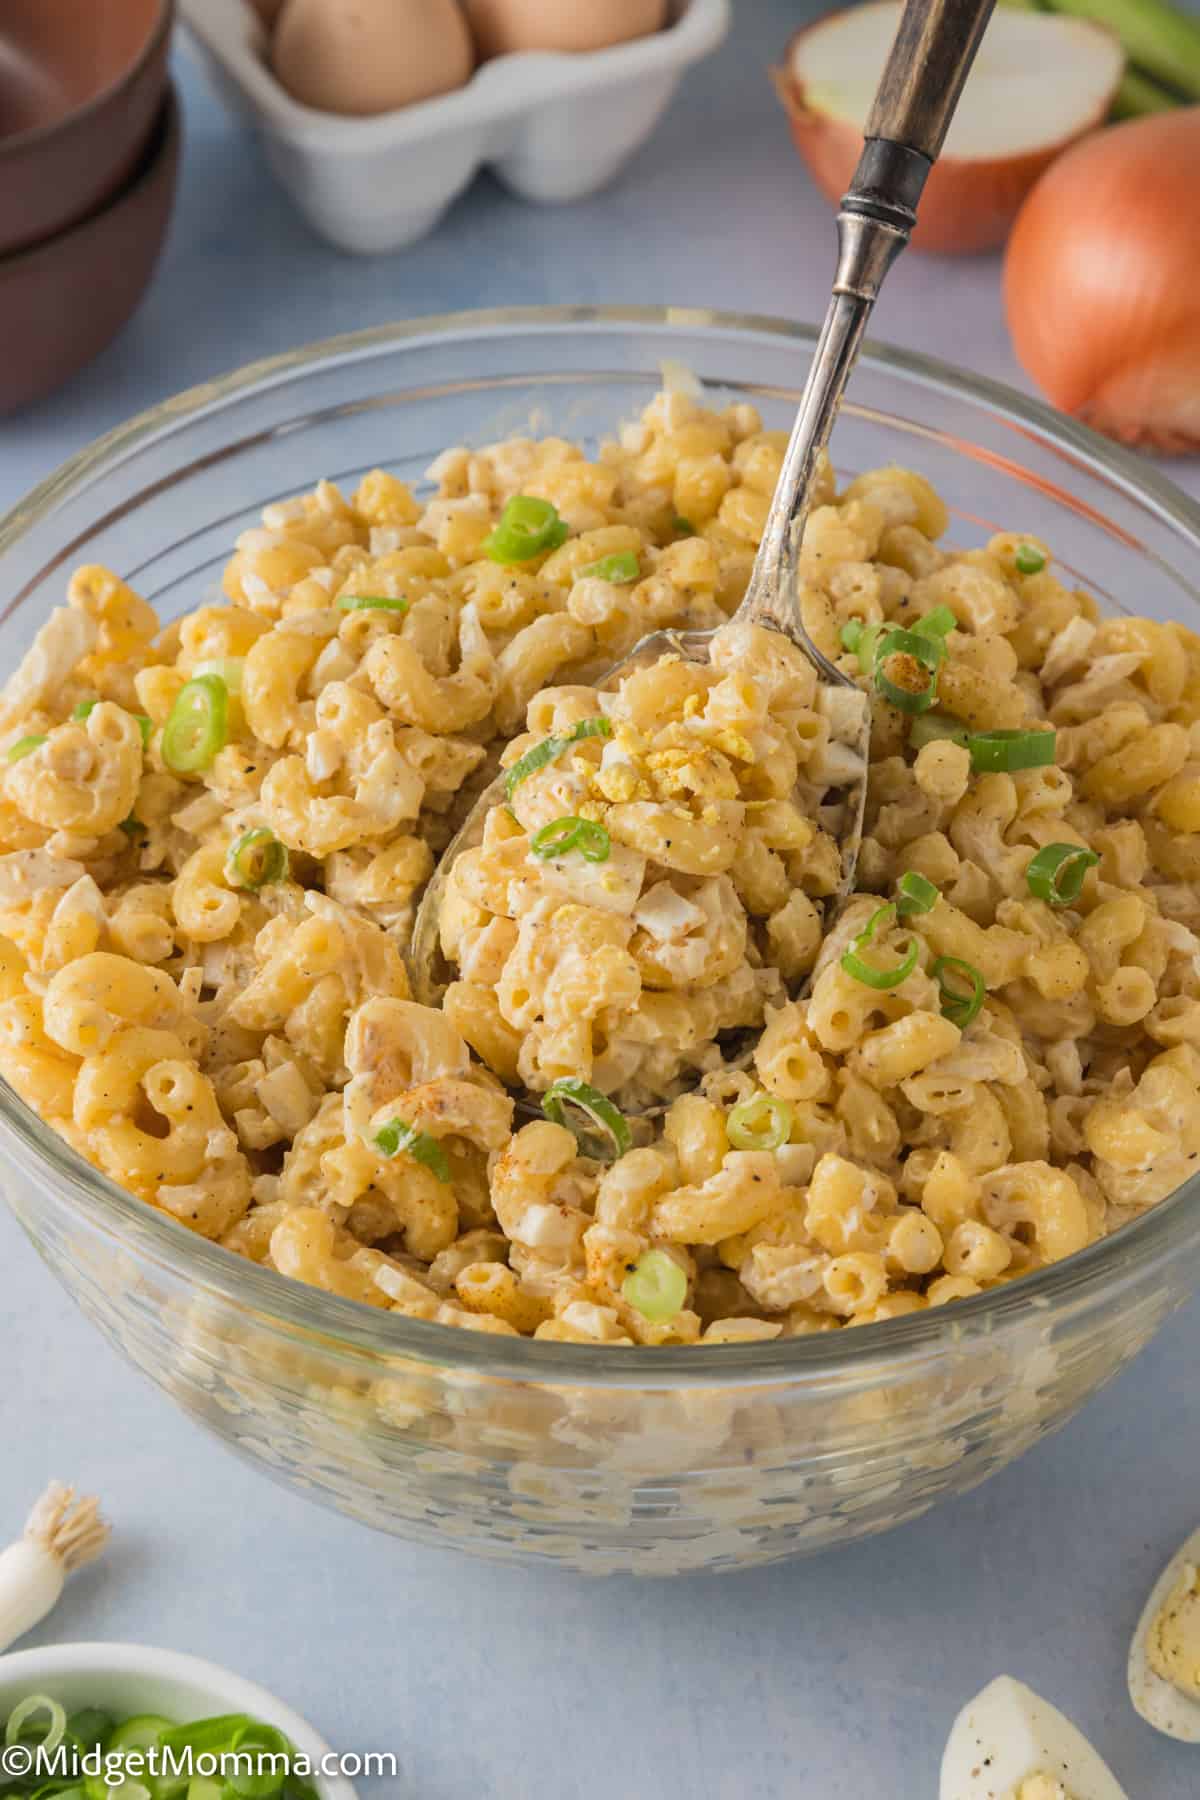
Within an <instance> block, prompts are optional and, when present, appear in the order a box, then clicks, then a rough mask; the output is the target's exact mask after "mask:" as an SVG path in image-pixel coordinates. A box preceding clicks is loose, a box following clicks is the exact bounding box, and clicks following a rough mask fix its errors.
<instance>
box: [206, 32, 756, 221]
mask: <svg viewBox="0 0 1200 1800" xmlns="http://www.w3.org/2000/svg"><path fill="white" fill-rule="evenodd" d="M583 3H586V0H583ZM179 10H180V14H181V16H182V18H183V21H184V23H185V24H186V26H187V27H188V29H189V31H190V33H191V35H192V40H193V42H194V44H195V45H196V46H197V48H198V50H199V51H200V54H201V57H202V58H203V60H204V61H205V62H206V63H207V64H208V66H209V69H210V72H211V73H212V75H213V77H214V79H215V81H216V83H217V85H218V87H220V88H221V89H222V91H223V92H224V94H225V95H226V97H227V99H228V100H229V102H230V104H231V105H232V106H233V107H234V108H235V109H236V110H237V111H238V112H240V113H242V114H243V115H244V116H246V117H248V118H249V120H250V121H251V123H253V124H254V125H255V126H257V128H258V130H259V131H260V132H261V134H262V138H263V142H264V144H265V147H266V152H267V156H268V158H269V160H270V163H271V166H272V168H273V169H274V170H275V173H276V174H277V175H278V177H279V180H280V181H281V182H282V183H283V186H284V187H285V188H286V189H287V191H288V193H289V194H290V195H291V197H292V199H293V200H294V201H295V203H296V205H297V206H298V207H299V208H300V211H301V212H302V213H303V214H304V216H305V217H306V218H307V219H308V221H309V222H310V224H311V225H313V227H314V228H315V229H316V230H317V231H319V232H320V233H321V235H322V237H325V238H328V239H329V241H330V242H331V243H333V244H336V245H337V246H338V247H339V249H342V250H349V251H352V252H355V253H358V254H362V255H371V254H373V253H377V252H380V251H386V250H397V249H399V248H400V246H401V245H402V244H411V243H412V242H413V241H414V240H415V239H417V238H419V237H422V236H423V235H424V234H425V233H426V232H428V231H431V230H432V229H433V227H434V226H435V225H436V224H437V222H438V220H439V219H440V218H441V216H442V214H443V213H444V212H445V210H446V208H447V207H448V206H449V205H450V203H451V201H452V200H453V199H454V198H455V196H456V195H458V194H459V193H461V192H462V190H463V188H465V187H466V186H467V184H468V183H469V182H470V181H471V180H472V179H473V177H474V176H475V175H476V173H477V172H478V170H479V169H480V168H481V167H482V166H483V165H484V164H487V165H488V166H489V167H491V168H492V169H494V170H495V172H496V174H497V175H498V176H499V177H500V178H501V180H502V181H504V182H505V183H506V184H507V185H508V186H509V187H510V188H513V189H514V190H515V191H516V192H517V193H518V194H520V195H522V196H523V198H525V199H526V200H535V201H543V202H553V201H563V200H579V199H582V197H583V196H584V195H585V194H591V193H594V192H595V191H596V190H597V189H598V188H601V187H603V186H604V185H605V183H606V182H609V181H611V180H612V178H613V177H614V175H616V173H617V171H618V170H619V169H620V167H621V165H622V164H623V163H624V162H625V161H626V160H627V159H628V158H629V157H630V156H632V155H633V153H634V151H635V150H637V149H638V147H639V146H640V145H641V144H642V143H644V142H645V140H646V138H647V137H649V135H650V133H651V132H652V131H653V129H654V127H655V125H656V124H657V123H658V120H659V118H660V117H661V115H662V113H663V111H664V110H665V108H666V106H667V103H668V102H669V100H670V98H671V96H672V94H673V93H674V92H675V89H676V87H677V86H678V84H679V81H680V79H681V77H682V75H683V72H684V70H685V69H686V68H687V67H688V66H689V65H690V64H692V63H694V62H698V61H699V60H700V58H701V57H703V56H707V55H708V53H709V51H711V50H714V49H715V48H716V46H717V45H718V44H719V43H720V41H721V39H722V38H723V37H724V35H725V33H726V31H727V30H728V29H729V19H730V0H676V4H675V6H674V7H673V9H672V20H671V23H670V24H669V25H668V26H667V27H666V28H665V29H664V30H662V31H659V32H656V33H654V35H653V36H651V37H645V38H638V39H636V40H635V41H634V42H633V43H629V44H618V45H616V46H614V48H612V49H610V50H593V51H589V52H587V53H586V54H580V55H572V56H566V55H562V54H559V53H557V52H548V51H524V52H522V53H521V54H519V55H515V56H501V57H497V58H496V59H495V61H493V62H487V63H484V64H482V65H481V67H480V68H478V69H477V70H476V71H475V73H474V75H473V76H472V77H471V80H470V81H469V82H468V83H467V85H466V86H465V87H464V88H460V89H458V90H457V92H455V93H451V94H444V95H441V96H439V97H438V98H437V99H435V100H424V101H420V102H418V104H417V105H415V106H408V107H405V108H403V109H402V110H400V111H398V112H391V113H383V114H380V115H379V116H377V117H375V118H365V119H364V118H344V117H341V116H337V115H335V114H332V113H324V112H317V111H315V110H314V109H313V108H312V107H309V106H302V105H301V104H300V103H299V101H297V100H293V99H292V97H291V95H290V94H288V93H287V92H286V91H285V90H284V88H283V87H281V86H280V84H279V82H278V81H276V79H275V77H274V75H272V73H271V71H270V69H269V68H268V66H267V64H266V62H265V60H264V57H263V49H264V42H265V36H264V32H263V29H262V26H261V24H260V22H259V19H258V17H257V15H256V14H255V12H254V10H253V8H252V7H251V6H250V5H249V4H248V0H180V7H179Z"/></svg>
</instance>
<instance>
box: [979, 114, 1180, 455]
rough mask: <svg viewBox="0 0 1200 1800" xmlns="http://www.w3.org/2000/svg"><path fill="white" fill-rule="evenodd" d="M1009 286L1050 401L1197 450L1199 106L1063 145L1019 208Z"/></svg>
mask: <svg viewBox="0 0 1200 1800" xmlns="http://www.w3.org/2000/svg"><path fill="white" fill-rule="evenodd" d="M1004 298H1005V305H1006V308H1007V311H1008V323H1009V329H1010V331H1011V333H1012V340H1013V348H1014V349H1015V351H1016V353H1017V357H1018V359H1019V360H1020V363H1021V366H1022V367H1023V368H1024V369H1025V371H1026V373H1027V374H1028V375H1030V376H1031V377H1032V379H1033V380H1034V381H1035V382H1036V383H1037V384H1038V386H1039V387H1040V388H1041V389H1042V391H1043V392H1044V393H1045V394H1046V396H1047V398H1048V399H1049V400H1051V401H1052V402H1053V404H1054V405H1055V406H1057V407H1059V408H1060V409H1061V410H1062V411H1063V412H1068V413H1072V414H1074V415H1075V417H1076V418H1079V419H1082V420H1084V421H1085V422H1086V423H1087V424H1089V425H1091V426H1092V427H1093V428H1094V429H1095V430H1097V431H1102V432H1104V433H1105V434H1106V435H1107V436H1109V437H1113V438H1117V439H1118V440H1119V441H1120V442H1122V443H1125V444H1131V445H1135V446H1140V447H1143V448H1147V449H1154V450H1160V451H1166V452H1171V453H1179V452H1188V451H1191V452H1197V451H1200V107H1187V108H1185V109H1183V110H1180V111H1177V112H1173V113H1160V114H1157V115H1155V116H1154V117H1151V118H1144V119H1130V120H1127V121H1126V122H1125V123H1123V124H1120V125H1114V126H1113V127H1112V128H1111V129H1110V130H1108V131H1104V132H1101V133H1099V134H1098V135H1097V136H1095V137H1092V138H1090V139H1089V140H1088V141H1087V142H1086V143H1082V144H1079V145H1077V146H1075V148H1073V149H1072V150H1070V151H1069V152H1068V153H1067V154H1066V155H1065V156H1063V157H1062V158H1060V160H1059V161H1058V162H1056V163H1055V165H1054V167H1053V168H1052V169H1050V170H1048V171H1047V173H1046V174H1045V175H1044V176H1043V177H1042V179H1041V181H1040V182H1039V183H1038V185H1037V187H1036V188H1035V189H1034V191H1033V193H1032V194H1031V195H1030V196H1029V199H1028V200H1027V201H1026V203H1025V205H1024V207H1023V208H1022V209H1021V213H1020V215H1019V217H1018V219H1017V222H1016V225H1015V227H1014V230H1013V234H1012V238H1011V240H1010V242H1009V247H1008V255H1007V258H1006V260H1005V265H1004Z"/></svg>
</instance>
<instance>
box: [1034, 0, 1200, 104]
mask: <svg viewBox="0 0 1200 1800" xmlns="http://www.w3.org/2000/svg"><path fill="white" fill-rule="evenodd" d="M1051 5H1052V9H1053V10H1054V11H1055V12H1062V13H1070V14H1072V15H1073V16H1074V17H1076V18H1080V19H1091V20H1093V21H1094V22H1095V23H1096V24H1097V25H1106V26H1107V27H1108V29H1109V30H1110V31H1112V32H1115V33H1116V35H1117V37H1118V38H1119V39H1120V40H1121V43H1122V44H1123V45H1124V47H1125V52H1126V54H1127V55H1128V57H1129V60H1130V62H1132V63H1136V65H1137V67H1138V68H1139V69H1144V70H1145V72H1146V74H1147V75H1154V76H1157V77H1158V79H1159V80H1160V81H1165V82H1166V83H1167V84H1168V86H1170V87H1173V88H1178V89H1179V90H1180V91H1181V92H1182V93H1183V94H1185V95H1187V97H1188V98H1189V99H1191V100H1200V19H1196V18H1192V17H1190V16H1189V15H1188V14H1187V13H1182V12H1178V11H1177V10H1176V9H1175V7H1173V6H1171V5H1169V4H1168V0H1051Z"/></svg>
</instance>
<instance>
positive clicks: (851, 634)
mask: <svg viewBox="0 0 1200 1800" xmlns="http://www.w3.org/2000/svg"><path fill="white" fill-rule="evenodd" d="M865 630H866V626H865V625H864V624H863V621H862V620H861V619H847V620H846V623H845V624H844V625H843V626H842V633H841V637H842V649H843V650H849V651H850V652H851V654H853V652H854V651H855V650H857V649H858V646H859V643H860V641H861V639H862V634H863V632H864V631H865Z"/></svg>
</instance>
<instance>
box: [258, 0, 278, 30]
mask: <svg viewBox="0 0 1200 1800" xmlns="http://www.w3.org/2000/svg"><path fill="white" fill-rule="evenodd" d="M250 4H251V6H252V7H253V8H254V10H255V12H256V13H257V14H258V16H259V18H260V19H261V20H262V22H263V24H264V25H265V26H266V28H267V30H268V31H270V30H271V28H272V27H273V25H274V24H275V21H276V19H277V18H278V17H279V15H280V13H281V12H282V11H283V0H250Z"/></svg>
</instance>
